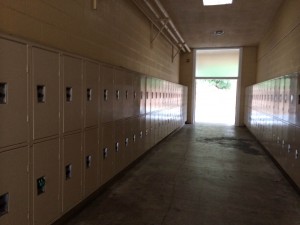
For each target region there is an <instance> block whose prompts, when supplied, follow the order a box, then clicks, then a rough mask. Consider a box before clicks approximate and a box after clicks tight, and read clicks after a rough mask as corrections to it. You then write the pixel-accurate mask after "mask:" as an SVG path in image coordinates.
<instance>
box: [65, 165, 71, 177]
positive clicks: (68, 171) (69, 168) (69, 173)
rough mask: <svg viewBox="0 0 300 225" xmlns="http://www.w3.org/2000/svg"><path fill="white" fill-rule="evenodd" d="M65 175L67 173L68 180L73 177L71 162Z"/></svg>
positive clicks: (66, 168)
mask: <svg viewBox="0 0 300 225" xmlns="http://www.w3.org/2000/svg"><path fill="white" fill-rule="evenodd" d="M65 173H66V174H65V175H66V180H69V179H71V178H72V164H69V165H67V166H66V167H65Z"/></svg>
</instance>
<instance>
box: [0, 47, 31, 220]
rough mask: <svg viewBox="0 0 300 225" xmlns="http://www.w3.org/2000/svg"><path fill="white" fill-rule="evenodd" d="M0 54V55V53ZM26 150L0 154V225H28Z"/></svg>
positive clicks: (20, 149) (21, 149)
mask: <svg viewBox="0 0 300 225" xmlns="http://www.w3.org/2000/svg"><path fill="white" fill-rule="evenodd" d="M0 54H1V53H0ZM27 167H28V149H27V148H26V147H24V148H19V149H15V150H11V151H7V152H2V153H0V202H1V208H0V224H1V225H28V224H29V223H28V222H29V221H28V217H27V213H28V204H29V199H28V196H29V189H28V186H29V184H28V172H27Z"/></svg>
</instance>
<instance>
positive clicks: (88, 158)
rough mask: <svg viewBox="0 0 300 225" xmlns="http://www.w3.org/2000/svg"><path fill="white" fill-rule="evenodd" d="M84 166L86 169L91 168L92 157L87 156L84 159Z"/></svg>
mask: <svg viewBox="0 0 300 225" xmlns="http://www.w3.org/2000/svg"><path fill="white" fill-rule="evenodd" d="M85 165H86V168H87V169H88V168H91V166H92V156H91V155H88V156H87V157H86V159H85Z"/></svg>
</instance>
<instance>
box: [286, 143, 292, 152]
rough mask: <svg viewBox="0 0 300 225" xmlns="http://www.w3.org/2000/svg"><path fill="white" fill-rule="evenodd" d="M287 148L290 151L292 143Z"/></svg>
mask: <svg viewBox="0 0 300 225" xmlns="http://www.w3.org/2000/svg"><path fill="white" fill-rule="evenodd" d="M287 150H288V153H290V152H291V145H290V144H288V147H287Z"/></svg>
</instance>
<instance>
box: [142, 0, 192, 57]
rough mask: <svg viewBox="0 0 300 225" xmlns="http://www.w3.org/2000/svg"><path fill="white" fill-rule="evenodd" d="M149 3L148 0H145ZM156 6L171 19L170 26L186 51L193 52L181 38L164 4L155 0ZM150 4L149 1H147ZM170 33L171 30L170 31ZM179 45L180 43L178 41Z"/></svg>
mask: <svg viewBox="0 0 300 225" xmlns="http://www.w3.org/2000/svg"><path fill="white" fill-rule="evenodd" d="M144 1H147V0H144ZM154 1H155V3H156V5H157V6H158V8H159V9H160V10H161V12H162V13H163V15H164V17H165V18H169V24H170V26H171V27H172V29H173V30H174V32H175V33H176V35H177V37H178V38H179V39H180V42H181V43H182V44H183V45H184V47H185V48H186V50H187V51H188V52H191V49H190V48H189V46H188V45H187V44H186V43H185V41H184V40H183V38H182V37H181V35H180V33H179V32H178V30H177V29H176V27H175V25H174V23H173V21H172V20H171V19H170V16H169V14H168V13H167V11H166V10H165V9H164V7H163V6H162V4H161V3H160V1H159V0H154ZM147 2H148V1H147ZM168 31H169V30H168ZM177 43H178V41H177Z"/></svg>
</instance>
